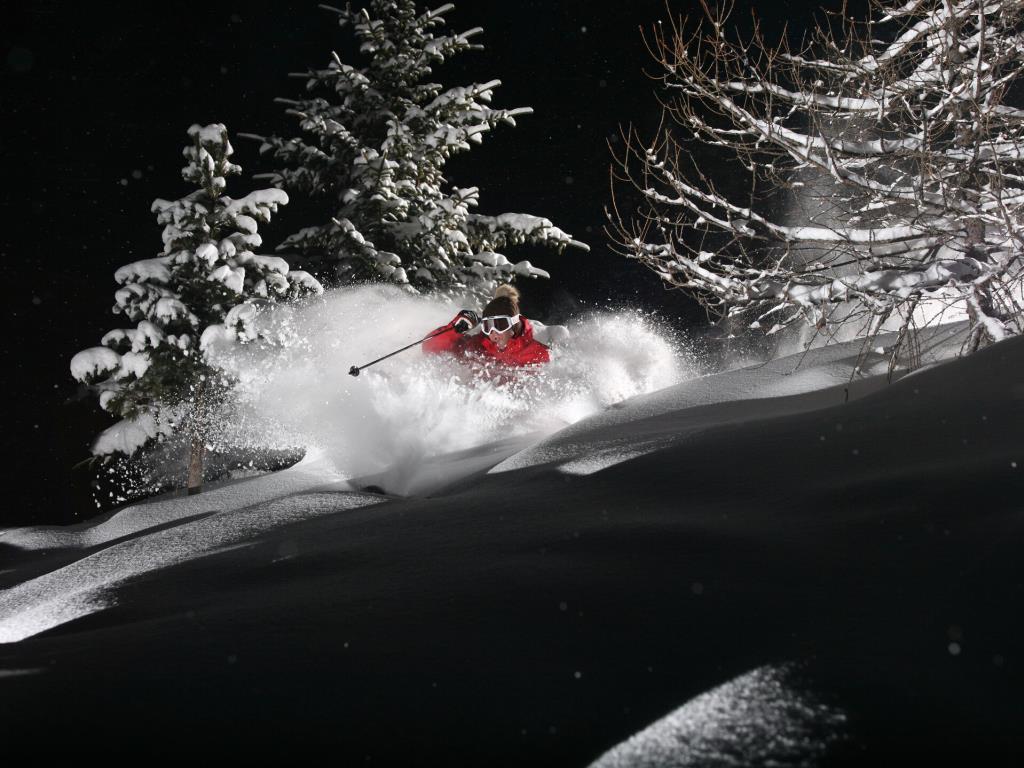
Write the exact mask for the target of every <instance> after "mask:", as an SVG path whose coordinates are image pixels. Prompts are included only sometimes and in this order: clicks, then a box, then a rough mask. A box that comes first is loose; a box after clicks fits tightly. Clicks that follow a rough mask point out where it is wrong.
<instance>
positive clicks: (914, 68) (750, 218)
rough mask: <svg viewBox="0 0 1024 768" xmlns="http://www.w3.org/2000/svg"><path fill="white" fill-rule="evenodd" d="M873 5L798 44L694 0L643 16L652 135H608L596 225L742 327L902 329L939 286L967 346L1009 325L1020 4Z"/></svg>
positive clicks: (1019, 112)
mask: <svg viewBox="0 0 1024 768" xmlns="http://www.w3.org/2000/svg"><path fill="white" fill-rule="evenodd" d="M873 7H874V11H873V14H874V19H873V20H872V19H870V18H869V19H866V20H865V19H862V20H855V19H852V18H849V17H846V16H841V15H840V16H836V17H834V18H835V21H834V22H832V23H830V24H827V25H826V24H822V25H821V26H818V27H816V28H815V29H813V30H812V32H811V34H810V36H809V37H808V38H807V41H806V42H805V43H803V44H801V46H800V47H799V48H797V47H793V46H792V45H791V44H790V43H789V41H788V40H787V39H786V38H783V39H782V40H781V41H780V42H778V43H770V42H768V41H767V40H766V39H765V37H764V36H763V34H762V32H761V28H760V25H759V23H758V22H757V20H756V19H755V20H754V24H753V29H752V31H751V32H750V33H749V34H747V36H746V37H741V36H740V35H739V33H736V32H731V31H730V29H729V25H728V21H729V12H728V10H723V9H719V8H715V7H712V6H710V5H707V4H704V5H703V6H702V13H701V16H700V18H698V19H696V20H693V21H691V20H689V19H686V20H681V21H680V20H674V21H672V22H670V23H669V24H665V25H662V24H658V25H655V26H654V27H653V28H652V29H651V30H650V31H649V32H647V33H646V34H645V42H646V43H647V47H648V49H649V50H650V52H651V54H652V56H653V57H654V60H655V62H656V64H657V66H658V68H659V77H658V80H659V83H660V87H661V99H662V105H663V107H664V113H665V119H664V121H663V126H662V128H661V129H660V130H659V133H658V135H657V136H656V137H655V138H654V140H643V139H641V137H640V136H639V135H638V134H637V133H636V131H635V130H633V129H631V128H630V129H624V130H623V131H622V140H623V141H622V144H621V148H620V149H619V150H618V151H617V152H615V154H614V161H615V165H614V168H613V170H614V173H613V187H612V190H613V198H612V204H611V206H610V208H609V210H608V227H607V231H608V233H609V235H610V236H611V237H612V239H613V241H614V242H615V246H616V249H617V250H618V251H619V252H620V253H621V254H622V255H624V256H626V257H628V258H633V259H636V260H638V261H640V262H641V263H643V264H645V265H647V266H648V267H650V268H651V269H652V270H654V271H655V272H656V273H657V274H658V275H659V276H660V277H661V278H662V279H663V280H664V281H665V282H666V283H667V284H668V285H670V286H672V287H676V288H680V289H682V290H684V291H686V292H688V293H690V294H691V295H693V296H694V297H695V298H697V299H698V300H699V301H700V302H702V303H703V304H704V306H705V307H706V308H707V309H708V311H709V312H710V313H712V314H713V315H716V316H719V317H732V318H736V317H740V316H746V317H749V318H753V320H752V322H750V325H751V327H755V328H757V327H761V325H760V321H761V320H762V319H763V318H764V317H766V316H767V315H774V316H775V317H776V318H779V319H777V321H776V327H777V326H779V325H783V326H784V325H787V324H789V323H795V322H799V321H801V320H803V321H807V322H810V323H811V324H813V325H815V326H816V327H817V328H818V329H819V330H821V331H822V332H824V333H825V334H827V335H833V334H834V332H835V330H836V329H837V327H838V326H841V325H843V324H844V323H849V322H851V321H856V322H858V323H860V322H862V321H863V320H864V319H865V318H868V319H869V320H871V321H873V322H875V326H874V327H879V326H880V324H881V322H883V321H884V320H885V319H886V318H889V317H901V318H903V322H904V323H905V324H909V323H911V322H913V320H912V318H913V315H914V310H915V308H916V307H918V305H919V303H920V302H921V301H922V300H925V299H926V298H927V297H928V296H933V295H939V294H941V295H942V297H943V301H944V302H945V303H946V305H948V306H956V307H959V310H958V311H960V312H961V313H962V314H964V315H966V316H967V317H969V318H970V320H971V321H972V323H973V326H974V328H975V329H976V331H975V334H974V337H973V338H974V346H975V347H976V346H977V345H978V344H979V343H981V342H983V341H989V342H994V341H998V340H999V339H1002V338H1004V337H1006V336H1008V335H1014V334H1019V333H1021V332H1022V330H1024V319H1022V310H1021V307H1022V304H1024V269H1022V267H1021V262H1020V254H1021V253H1022V250H1024V109H1022V105H1021V104H1020V103H1019V96H1018V97H1016V98H1017V100H1016V101H1014V100H1013V98H1012V97H1013V95H1014V94H1019V93H1020V84H1021V82H1022V77H1021V75H1022V72H1024V3H1021V2H1020V0H981V2H979V1H978V0H913V1H912V2H907V3H905V4H903V5H899V6H894V5H891V4H889V3H884V2H874V3H873ZM1008 100H1009V101H1008ZM723 169H727V170H723ZM627 203H628V205H627ZM786 310H788V311H786ZM866 327H871V322H868V323H867V326H866ZM905 328H906V325H904V329H905Z"/></svg>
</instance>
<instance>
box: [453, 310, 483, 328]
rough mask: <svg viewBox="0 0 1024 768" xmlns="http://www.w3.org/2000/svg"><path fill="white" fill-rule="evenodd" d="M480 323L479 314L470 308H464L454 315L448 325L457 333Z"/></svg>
mask: <svg viewBox="0 0 1024 768" xmlns="http://www.w3.org/2000/svg"><path fill="white" fill-rule="evenodd" d="M479 324H480V315H478V314H477V313H476V312H474V311H473V310H471V309H464V310H462V311H461V312H459V314H457V315H456V316H455V319H454V320H452V321H451V323H450V325H451V326H452V328H454V329H455V331H456V332H457V333H466V332H467V331H471V330H473V329H474V328H476V326H477V325H479Z"/></svg>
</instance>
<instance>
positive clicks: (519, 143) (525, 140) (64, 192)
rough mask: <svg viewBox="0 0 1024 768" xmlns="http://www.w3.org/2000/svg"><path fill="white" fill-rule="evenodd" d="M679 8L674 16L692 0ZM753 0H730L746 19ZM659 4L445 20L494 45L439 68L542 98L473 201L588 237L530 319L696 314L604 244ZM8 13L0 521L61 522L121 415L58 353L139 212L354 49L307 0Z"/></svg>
mask: <svg viewBox="0 0 1024 768" xmlns="http://www.w3.org/2000/svg"><path fill="white" fill-rule="evenodd" d="M354 4H358V3H354ZM438 4H440V3H438ZM671 7H672V9H673V11H674V12H677V13H684V12H686V11H687V10H688V9H690V8H694V7H696V2H695V0H676V1H673V2H671ZM746 7H747V6H746V5H745V3H743V2H739V3H737V11H736V13H737V18H739V17H741V16H746V14H747V11H746ZM769 8H770V9H771V10H768V9H769ZM666 14H667V11H666V7H665V4H664V2H662V0H637V1H634V2H629V3H626V2H605V3H602V2H581V1H579V0H573V1H572V2H539V1H537V0H528V1H526V2H522V1H521V2H517V3H508V2H491V1H490V0H488V1H487V2H462V3H456V10H455V11H452V12H450V13H448V14H447V19H448V22H449V25H450V28H454V29H457V30H460V31H461V30H464V29H468V28H470V27H474V26H482V27H484V34H483V35H482V36H481V37H480V38H479V39H478V42H482V43H483V44H484V46H485V49H484V50H483V51H479V52H470V53H466V54H463V55H462V56H460V57H458V58H457V59H456V60H455V61H454V62H453V63H452V64H451V65H447V66H446V67H445V68H444V69H442V70H440V71H439V72H438V73H437V79H438V80H439V82H442V83H444V84H445V85H448V86H450V85H462V84H467V83H469V82H473V81H477V82H481V81H485V80H489V79H491V78H500V79H501V80H502V83H503V85H502V87H500V88H499V89H497V91H496V92H495V99H494V104H495V105H496V106H501V107H518V106H531V107H533V108H534V112H535V113H534V114H533V115H532V116H525V117H523V118H522V119H520V120H519V127H517V128H514V129H512V128H500V129H498V130H496V131H494V132H492V133H491V134H490V135H489V137H488V138H486V139H485V141H484V144H483V146H482V147H478V148H475V149H474V150H473V151H472V152H470V153H469V154H467V155H464V156H462V157H460V158H458V159H457V160H456V161H453V162H452V163H451V164H450V166H449V168H450V169H451V174H450V178H451V179H452V180H453V181H454V182H455V183H457V184H459V185H465V186H468V185H475V186H479V187H480V188H481V206H480V211H481V212H484V213H501V212H504V211H522V212H526V213H533V214H537V215H542V216H546V217H548V218H550V219H552V220H553V221H554V223H555V224H556V225H558V226H560V227H562V228H563V229H565V230H566V231H568V232H570V233H571V234H573V235H574V236H575V237H576V238H577V239H580V240H583V241H585V242H587V243H589V244H590V246H591V248H592V252H591V253H590V254H589V255H575V254H567V255H566V256H563V257H558V256H554V255H551V256H549V255H546V254H543V253H534V252H531V253H529V254H528V257H529V258H530V259H531V261H533V262H534V263H535V264H537V265H538V266H541V267H544V268H546V269H548V270H549V271H551V272H552V276H553V279H552V280H551V281H550V283H545V282H544V281H538V282H531V283H529V284H527V285H526V301H525V305H526V309H527V310H531V311H532V313H533V314H535V315H537V316H539V317H540V318H541V319H554V320H558V319H560V315H561V316H564V313H565V312H566V311H568V309H569V308H570V307H572V306H573V305H574V303H578V304H579V305H581V306H582V307H584V308H586V307H594V306H607V305H611V306H624V305H629V306H641V307H644V308H647V309H651V310H656V311H658V312H660V313H661V314H662V315H663V316H665V317H666V318H667V319H668V320H669V321H671V322H674V323H676V324H678V325H686V324H692V323H694V322H697V321H698V319H699V318H700V314H699V312H696V311H695V308H694V307H693V305H692V304H690V303H688V302H687V301H686V300H685V298H684V297H683V296H681V295H679V294H678V293H669V292H666V291H665V290H663V289H662V287H661V285H660V283H659V281H658V279H657V278H656V277H655V276H654V275H653V274H652V273H650V272H647V271H646V270H644V269H643V268H641V267H639V266H638V265H636V264H634V263H630V262H627V261H625V260H624V259H622V258H620V257H618V256H615V255H614V254H612V253H610V252H609V250H608V248H607V245H606V241H605V237H604V235H603V234H602V231H601V228H602V225H603V212H602V211H603V206H604V205H605V204H606V203H607V202H608V199H609V195H608V166H609V152H608V149H607V146H606V141H607V140H608V139H609V137H611V136H613V135H614V134H615V133H616V131H617V126H618V125H619V124H624V123H628V122H631V121H632V122H634V123H636V124H638V125H639V126H641V128H642V129H644V130H645V131H646V132H647V133H648V134H649V133H650V131H651V130H652V129H653V127H654V126H655V125H656V123H657V120H658V116H659V112H658V105H657V102H656V100H655V97H654V95H653V91H652V83H651V81H650V80H648V79H647V77H646V76H645V74H644V71H643V70H644V69H645V68H647V69H651V68H652V67H651V62H650V58H649V56H648V54H647V52H646V50H645V48H644V46H643V43H642V41H641V38H640V34H639V30H638V28H639V26H640V25H649V24H650V23H652V22H654V21H655V20H657V19H659V18H666ZM761 14H762V15H768V14H771V15H770V16H768V18H767V19H766V21H767V22H768V23H767V26H768V28H769V29H775V30H778V29H780V28H781V24H782V23H783V22H784V21H790V22H791V23H792V25H793V27H792V28H799V27H800V26H802V24H803V23H804V22H805V21H806V20H807V19H808V18H809V16H810V11H809V6H807V4H806V3H805V2H804V0H796V2H794V3H792V4H790V3H783V2H779V3H773V4H771V5H770V6H764V7H763V9H762V11H761ZM7 17H8V18H7V23H6V24H5V25H4V27H3V30H2V31H0V43H2V51H3V56H4V59H3V63H2V66H3V68H2V72H0V106H2V111H3V123H2V133H0V152H2V156H3V168H4V176H5V179H4V184H3V188H2V191H0V194H2V196H3V198H2V206H3V212H4V216H3V220H4V227H3V228H2V235H0V257H2V263H3V266H4V269H5V270H6V278H7V279H6V284H7V286H8V290H9V293H8V300H7V318H6V322H5V325H6V331H7V332H6V333H5V334H4V345H5V355H4V359H5V361H6V376H7V382H8V387H7V391H8V395H7V398H6V405H7V409H8V411H7V417H6V428H5V429H4V430H3V439H4V454H5V458H4V467H5V468H6V470H7V478H8V484H9V488H8V491H7V492H6V493H5V497H6V498H8V499H9V501H10V504H11V506H10V507H9V508H8V509H6V510H4V512H3V513H2V514H0V525H2V524H5V523H6V524H30V523H42V522H55V523H61V522H70V521H73V520H75V519H81V518H82V516H84V515H88V514H90V513H93V512H94V508H93V507H92V505H91V502H90V501H89V498H88V492H87V487H86V484H87V481H88V473H87V472H86V471H85V470H76V471H73V470H72V468H71V467H72V465H73V464H75V463H76V462H78V461H81V460H82V459H84V458H87V456H88V445H89V443H90V442H91V440H92V438H93V437H94V436H95V434H97V433H98V431H99V430H101V429H102V428H104V427H105V426H107V425H108V424H109V423H111V419H110V417H109V416H108V415H106V414H104V413H102V412H101V411H100V410H99V407H98V406H97V405H96V404H95V400H94V399H93V398H89V399H87V400H84V401H83V400H75V394H76V386H75V384H74V382H73V381H72V380H71V378H70V374H69V371H68V363H69V360H70V358H71V356H72V355H73V354H74V353H75V352H77V351H79V350H81V349H84V348H86V347H90V346H94V345H96V344H98V343H99V339H100V337H101V336H102V335H103V333H105V332H106V331H108V330H110V329H111V328H113V327H116V326H117V325H118V321H117V319H116V317H117V316H114V315H112V314H110V306H111V305H112V303H113V292H114V288H115V284H114V281H113V272H114V270H115V269H116V268H117V267H119V266H120V265H122V264H125V263H128V262H130V261H133V260H136V259H142V258H151V257H153V256H155V255H157V254H158V252H159V251H160V248H161V242H160V228H159V227H158V226H157V224H156V223H155V220H154V218H153V216H152V214H151V213H150V212H149V207H150V204H151V202H152V200H153V199H154V198H156V197H163V198H174V197H177V196H179V195H181V194H184V193H186V192H187V191H188V186H187V185H186V184H185V183H184V182H183V181H182V180H181V178H180V173H179V171H180V167H181V165H182V161H181V148H182V147H183V146H184V144H185V141H186V138H187V137H186V134H185V131H186V129H187V128H188V126H189V125H190V124H192V123H209V122H223V123H225V124H226V125H227V127H228V129H229V131H230V132H231V134H232V136H234V135H235V134H237V133H239V132H253V133H273V132H291V131H292V130H293V122H294V121H293V119H292V118H289V117H287V116H286V115H284V114H283V111H282V107H281V106H280V105H277V104H274V103H273V98H274V97H276V96H295V95H296V94H297V93H298V89H299V88H300V87H301V81H298V80H295V79H292V78H288V77H287V73H288V72H290V71H303V70H305V69H306V68H307V67H309V66H318V67H319V66H323V65H324V64H325V63H326V62H327V60H328V57H329V54H330V51H331V50H332V48H334V49H337V50H338V51H339V53H341V54H342V58H343V59H345V60H351V57H346V55H345V51H346V48H347V45H348V42H347V41H348V39H349V37H348V33H346V32H344V31H342V30H339V29H338V27H337V24H336V22H335V21H334V17H333V15H332V14H329V13H326V12H324V11H322V10H319V9H318V8H317V6H316V3H315V2H308V3H300V2H273V3H271V2H259V1H256V2H247V3H237V2H223V3H188V4H175V3H159V4H158V3H132V4H124V5H123V6H122V5H120V4H118V7H116V8H114V7H110V6H108V5H107V4H69V3H59V2H56V0H43V1H40V0H37V1H36V2H32V3H27V4H20V7H18V8H17V9H16V10H13V11H8V12H7ZM234 144H235V148H236V157H235V159H236V161H237V162H239V163H240V164H241V165H242V166H243V168H244V171H245V173H244V174H243V176H242V177H237V178H236V179H234V180H233V181H232V182H231V183H230V185H229V188H228V193H229V194H232V195H233V196H241V195H242V194H244V193H245V192H247V191H249V190H250V189H252V188H255V187H256V186H257V185H259V186H262V184H258V183H253V182H252V181H251V179H250V178H249V174H251V173H257V172H261V171H267V170H269V168H268V167H266V166H265V165H263V164H261V162H260V161H259V160H258V157H257V154H256V147H255V145H254V144H253V143H251V142H247V141H244V140H241V139H238V140H235V141H234ZM295 228H296V226H295V223H294V222H293V221H292V220H290V219H289V216H288V209H287V208H286V209H283V210H282V213H281V214H280V215H279V217H278V218H277V219H276V220H275V222H274V224H272V225H271V226H268V227H261V229H260V233H261V235H263V238H264V244H265V245H264V249H263V250H264V252H271V250H272V248H273V246H274V245H276V243H277V242H279V241H280V239H281V238H282V237H283V236H284V235H286V234H288V233H289V232H291V231H293V230H294V229H295Z"/></svg>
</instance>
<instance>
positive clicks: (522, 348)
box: [423, 316, 551, 366]
mask: <svg viewBox="0 0 1024 768" xmlns="http://www.w3.org/2000/svg"><path fill="white" fill-rule="evenodd" d="M519 322H520V323H521V324H522V329H521V330H520V331H519V333H518V334H517V335H515V336H513V337H512V338H511V339H509V340H508V344H506V345H505V348H504V349H498V347H497V345H495V343H494V342H493V341H491V340H490V339H489V338H488V337H487V335H486V334H483V333H480V334H477V335H475V336H466V335H464V334H461V333H459V332H458V331H456V330H455V329H452V330H450V331H448V332H447V333H442V334H439V335H437V336H435V337H434V338H432V339H427V340H426V341H425V342H423V351H424V352H426V353H427V354H432V355H436V354H440V353H443V352H447V353H448V354H452V355H455V356H456V357H458V358H461V359H467V358H473V357H477V358H481V357H482V358H483V359H485V360H487V359H490V360H494V361H496V362H499V363H504V364H505V365H510V366H524V365H538V364H540V363H547V362H549V361H550V360H551V355H549V354H548V348H547V347H545V346H544V345H543V344H541V343H540V342H539V341H537V340H536V339H535V338H533V326H532V325H530V321H529V320H527V319H526V318H525V317H522V316H520V318H519ZM444 327H445V326H441V328H435V329H434V331H435V332H437V331H440V330H441V329H443V328H444Z"/></svg>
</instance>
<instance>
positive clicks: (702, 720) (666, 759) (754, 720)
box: [591, 666, 846, 768]
mask: <svg viewBox="0 0 1024 768" xmlns="http://www.w3.org/2000/svg"><path fill="white" fill-rule="evenodd" d="M792 675H793V672H792V668H791V667H787V666H782V667H772V666H765V667H760V668H758V669H755V670H753V671H752V672H748V673H747V674H745V675H740V676H739V677H737V678H735V679H733V680H730V681H729V682H727V683H725V684H723V685H720V686H719V687H717V688H714V689H713V690H711V691H708V692H707V693H704V694H701V695H700V696H697V697H696V698H694V699H691V700H690V701H688V702H687V703H686V704H684V705H683V706H681V707H679V709H677V710H675V711H673V712H671V713H670V714H668V715H666V716H665V717H664V718H662V719H661V720H659V721H657V722H656V723H654V724H653V725H651V726H650V727H648V728H645V729H644V730H643V731H640V732H639V733H637V734H636V735H635V736H632V737H630V738H629V739H628V740H626V741H624V742H623V743H621V744H619V745H618V746H616V747H614V748H612V749H611V750H609V751H608V752H606V753H605V754H604V755H602V756H601V757H600V758H599V759H598V760H597V761H595V762H594V763H592V764H591V768H686V767H687V766H695V767H696V766H700V768H717V767H718V766H746V765H751V764H757V765H813V764H814V763H815V761H816V760H817V759H820V758H821V757H823V756H824V755H825V754H826V753H827V751H828V748H829V745H830V744H832V743H834V742H835V741H836V740H837V739H838V738H840V736H841V733H842V730H841V729H842V727H843V724H844V723H845V721H846V718H845V716H844V715H843V714H842V713H841V712H839V711H838V710H836V709H833V708H831V707H828V706H827V705H824V704H822V703H820V702H819V701H817V699H816V698H815V697H814V696H813V695H812V694H811V693H809V692H808V691H805V690H802V689H801V688H800V686H798V685H797V684H796V683H795V682H794V681H793V680H792V679H791V678H792Z"/></svg>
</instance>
